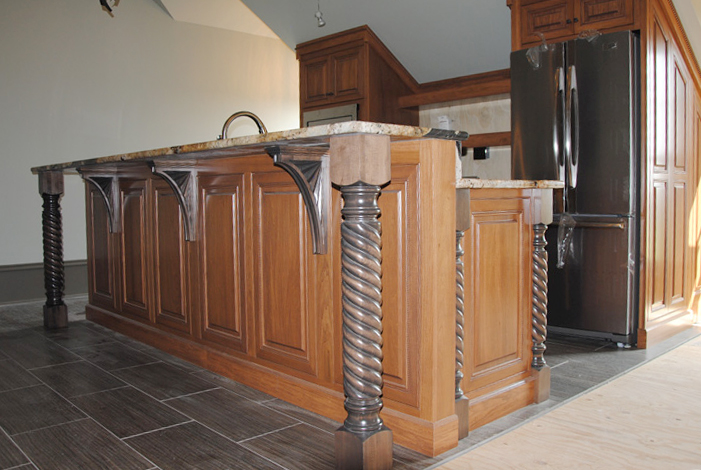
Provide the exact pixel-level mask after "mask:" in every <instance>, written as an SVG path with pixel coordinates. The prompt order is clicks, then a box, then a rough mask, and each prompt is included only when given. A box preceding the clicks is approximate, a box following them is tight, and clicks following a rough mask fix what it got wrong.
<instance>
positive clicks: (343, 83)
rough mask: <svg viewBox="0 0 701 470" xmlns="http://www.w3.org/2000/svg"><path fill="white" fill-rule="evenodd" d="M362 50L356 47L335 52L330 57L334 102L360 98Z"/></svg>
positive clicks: (362, 66)
mask: <svg viewBox="0 0 701 470" xmlns="http://www.w3.org/2000/svg"><path fill="white" fill-rule="evenodd" d="M362 55H363V48H362V47H356V48H353V49H348V50H345V51H341V52H337V53H335V54H334V55H333V56H332V57H331V63H332V68H333V84H334V86H333V90H332V91H333V95H332V99H333V100H334V101H345V100H348V99H353V98H362V94H363V79H362V73H363V71H364V59H363V58H362Z"/></svg>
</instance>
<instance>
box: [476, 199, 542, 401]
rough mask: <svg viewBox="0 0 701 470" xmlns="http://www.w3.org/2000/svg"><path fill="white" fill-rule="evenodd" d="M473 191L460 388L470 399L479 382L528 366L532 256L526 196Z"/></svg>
mask: <svg viewBox="0 0 701 470" xmlns="http://www.w3.org/2000/svg"><path fill="white" fill-rule="evenodd" d="M482 191H484V190H482ZM472 193H473V194H471V196H472V200H471V203H470V206H471V224H470V229H469V230H467V231H466V232H465V238H464V245H463V246H464V251H465V258H464V259H465V351H464V356H465V364H464V370H463V373H464V379H463V390H464V391H465V393H466V395H467V396H468V398H470V399H472V397H473V396H474V394H473V392H475V391H477V390H479V389H480V388H482V387H485V386H488V385H490V384H495V383H497V382H499V381H501V380H505V379H508V378H509V377H512V376H515V375H518V374H521V373H524V372H526V371H528V367H529V364H528V361H529V359H530V349H529V346H530V345H529V344H528V341H527V340H528V338H529V334H530V329H529V328H528V326H529V325H530V317H529V314H530V304H528V301H529V299H530V264H529V262H530V260H531V256H530V253H531V247H530V243H529V242H530V232H529V230H530V226H529V225H528V224H527V223H526V214H528V211H529V201H528V200H527V199H520V198H517V197H514V198H508V197H497V198H485V199H479V197H480V196H481V195H484V194H487V195H488V193H484V192H482V193H481V194H480V193H479V191H473V192H472Z"/></svg>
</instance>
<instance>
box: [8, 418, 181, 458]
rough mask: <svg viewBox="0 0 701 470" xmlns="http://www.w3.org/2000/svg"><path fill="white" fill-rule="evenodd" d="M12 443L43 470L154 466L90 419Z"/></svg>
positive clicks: (46, 429)
mask: <svg viewBox="0 0 701 470" xmlns="http://www.w3.org/2000/svg"><path fill="white" fill-rule="evenodd" d="M14 439H15V441H16V442H17V445H19V446H20V448H21V449H22V450H23V451H24V452H25V453H26V454H27V455H28V456H29V458H30V459H32V461H33V462H35V463H36V464H37V466H38V467H39V468H42V469H51V470H95V469H103V470H146V469H150V468H153V463H151V462H149V461H147V460H146V459H145V458H143V457H142V456H141V455H139V454H138V453H137V452H135V451H134V450H133V449H131V448H130V447H129V446H127V445H126V444H124V443H123V442H122V441H120V440H119V439H117V438H116V437H114V436H113V435H112V434H110V433H109V432H107V431H105V430H104V429H103V428H102V427H100V426H99V425H98V424H97V423H95V422H94V421H92V420H91V419H84V420H81V421H76V422H73V423H67V424H62V425H60V426H52V427H49V428H44V429H39V430H37V431H32V432H28V433H25V434H20V435H18V436H15V438H14ZM193 468H194V467H193Z"/></svg>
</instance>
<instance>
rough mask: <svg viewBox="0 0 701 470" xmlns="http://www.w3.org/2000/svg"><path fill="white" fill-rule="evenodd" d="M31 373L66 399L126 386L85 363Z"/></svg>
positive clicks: (72, 363) (59, 366)
mask: <svg viewBox="0 0 701 470" xmlns="http://www.w3.org/2000/svg"><path fill="white" fill-rule="evenodd" d="M32 373H33V374H35V375H36V376H37V377H38V378H39V379H40V380H41V381H42V382H44V383H45V384H46V385H48V386H49V387H51V388H52V389H54V390H55V391H56V392H58V393H59V394H60V395H62V396H64V397H66V398H71V397H75V396H78V395H85V394H87V393H95V392H101V391H104V390H111V389H113V388H117V387H124V386H126V385H127V384H126V383H124V382H123V381H121V380H119V379H118V378H116V377H114V376H113V375H112V374H110V373H108V372H105V371H104V370H102V369H100V368H99V367H96V366H94V365H92V364H90V363H89V362H85V361H81V362H71V363H69V364H60V365H56V366H49V367H42V368H40V369H33V370H32Z"/></svg>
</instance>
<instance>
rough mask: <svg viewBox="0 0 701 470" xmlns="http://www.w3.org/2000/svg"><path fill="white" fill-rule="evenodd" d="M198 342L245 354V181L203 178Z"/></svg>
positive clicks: (234, 177) (229, 177)
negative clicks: (200, 300)
mask: <svg viewBox="0 0 701 470" xmlns="http://www.w3.org/2000/svg"><path fill="white" fill-rule="evenodd" d="M199 183H200V201H201V220H202V232H201V234H202V240H201V245H200V246H201V248H200V265H201V268H200V269H201V275H200V278H201V286H202V292H201V296H202V308H201V311H202V337H203V338H204V339H205V340H208V341H212V342H215V343H218V344H220V345H222V346H225V347H227V348H231V349H234V350H238V351H241V352H244V353H245V352H247V351H248V335H247V334H246V328H247V316H246V305H247V304H246V295H245V294H246V291H245V281H246V274H247V271H246V263H245V252H246V251H245V248H244V238H245V230H244V223H243V220H244V218H243V214H244V207H243V201H244V194H245V188H244V175H243V174H241V173H234V174H223V175H220V176H201V177H200V178H199Z"/></svg>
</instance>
